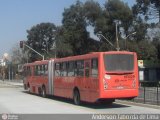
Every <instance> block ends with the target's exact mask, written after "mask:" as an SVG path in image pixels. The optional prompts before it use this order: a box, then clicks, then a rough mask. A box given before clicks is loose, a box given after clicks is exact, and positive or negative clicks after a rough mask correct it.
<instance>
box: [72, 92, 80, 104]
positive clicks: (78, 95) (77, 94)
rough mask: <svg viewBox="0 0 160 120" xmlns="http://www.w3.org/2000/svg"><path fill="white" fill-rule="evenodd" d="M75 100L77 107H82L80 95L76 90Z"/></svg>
mask: <svg viewBox="0 0 160 120" xmlns="http://www.w3.org/2000/svg"><path fill="white" fill-rule="evenodd" d="M73 100H74V104H75V105H80V102H81V100H80V94H79V91H78V90H74V95H73Z"/></svg>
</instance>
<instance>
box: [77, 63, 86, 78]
mask: <svg viewBox="0 0 160 120" xmlns="http://www.w3.org/2000/svg"><path fill="white" fill-rule="evenodd" d="M76 63H77V76H84V61H83V60H80V61H77V62H76Z"/></svg>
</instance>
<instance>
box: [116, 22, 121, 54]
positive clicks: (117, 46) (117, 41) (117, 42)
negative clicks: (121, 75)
mask: <svg viewBox="0 0 160 120" xmlns="http://www.w3.org/2000/svg"><path fill="white" fill-rule="evenodd" d="M118 22H119V21H118V20H116V21H115V24H116V49H117V51H119V50H120V47H119V40H118V28H117V27H118Z"/></svg>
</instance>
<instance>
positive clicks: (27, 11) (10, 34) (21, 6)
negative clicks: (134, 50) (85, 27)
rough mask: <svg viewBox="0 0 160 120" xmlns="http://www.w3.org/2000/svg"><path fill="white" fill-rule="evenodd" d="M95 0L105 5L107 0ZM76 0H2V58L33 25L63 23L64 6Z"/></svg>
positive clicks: (133, 0)
mask: <svg viewBox="0 0 160 120" xmlns="http://www.w3.org/2000/svg"><path fill="white" fill-rule="evenodd" d="M80 1H82V2H85V1H86V0H80ZM95 1H98V2H99V3H100V5H101V6H103V4H104V3H105V1H106V0H95ZM123 1H124V2H126V3H128V5H129V6H132V5H133V4H134V3H135V0H123ZM75 2H76V0H0V58H2V57H3V55H4V53H9V54H10V52H11V50H12V49H13V47H15V46H16V45H17V44H19V41H21V40H26V39H27V32H26V30H29V29H30V28H31V27H32V26H34V25H37V24H39V23H42V22H51V23H54V24H55V25H61V24H62V23H61V21H62V13H63V12H64V8H69V7H70V5H72V4H74V3H75ZM17 47H19V46H17Z"/></svg>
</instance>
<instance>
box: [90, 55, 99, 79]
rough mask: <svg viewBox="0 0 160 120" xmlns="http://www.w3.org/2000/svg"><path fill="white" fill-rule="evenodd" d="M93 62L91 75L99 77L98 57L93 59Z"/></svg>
mask: <svg viewBox="0 0 160 120" xmlns="http://www.w3.org/2000/svg"><path fill="white" fill-rule="evenodd" d="M91 64H92V69H91V76H92V77H98V59H97V58H94V59H92V63H91Z"/></svg>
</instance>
